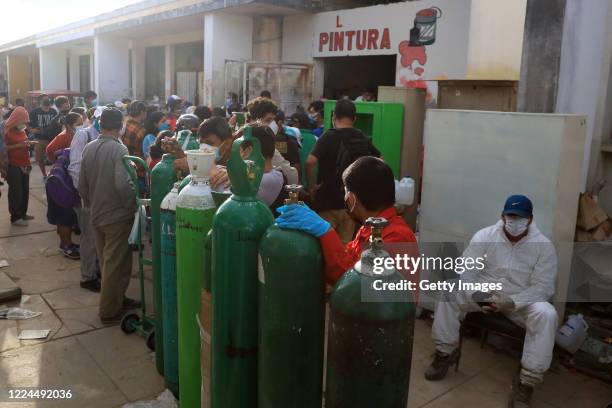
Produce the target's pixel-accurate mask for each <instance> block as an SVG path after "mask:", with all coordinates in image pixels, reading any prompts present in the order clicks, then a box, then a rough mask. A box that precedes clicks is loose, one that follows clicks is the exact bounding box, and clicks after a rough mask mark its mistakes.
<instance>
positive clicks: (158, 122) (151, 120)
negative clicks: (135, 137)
mask: <svg viewBox="0 0 612 408" xmlns="http://www.w3.org/2000/svg"><path fill="white" fill-rule="evenodd" d="M144 127H145V133H146V135H145V137H144V139H142V153H143V154H144V158H145V161H146V162H147V163H148V164H151V163H150V162H151V158H150V152H149V149H150V147H151V146H152V145H153V144H154V143H155V140H156V139H157V134H158V133H159V132H162V131H164V130H168V128H169V126H168V123H166V114H165V113H164V112H162V111H159V110H158V111H154V112H151V113H149V114H148V115H147V118H146V119H145V122H144Z"/></svg>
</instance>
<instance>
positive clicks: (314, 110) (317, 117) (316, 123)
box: [308, 101, 325, 137]
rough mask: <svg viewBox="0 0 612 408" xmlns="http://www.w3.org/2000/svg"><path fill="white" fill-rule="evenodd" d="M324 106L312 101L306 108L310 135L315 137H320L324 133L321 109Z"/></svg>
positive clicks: (321, 103)
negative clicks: (310, 129) (310, 128)
mask: <svg viewBox="0 0 612 408" xmlns="http://www.w3.org/2000/svg"><path fill="white" fill-rule="evenodd" d="M324 107H325V105H324V104H323V102H322V101H313V102H312V103H311V104H310V105H309V106H308V118H309V119H310V125H311V126H312V133H313V134H314V135H315V136H316V137H321V135H322V134H323V132H324V131H325V129H324V127H323V122H324V118H323V109H324Z"/></svg>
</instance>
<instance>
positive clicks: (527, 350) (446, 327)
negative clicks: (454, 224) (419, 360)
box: [425, 195, 557, 407]
mask: <svg viewBox="0 0 612 408" xmlns="http://www.w3.org/2000/svg"><path fill="white" fill-rule="evenodd" d="M463 257H464V258H474V259H475V258H478V257H483V258H484V259H485V261H484V265H485V267H484V269H482V270H475V269H471V270H467V271H466V272H464V273H463V274H462V275H461V277H460V278H461V281H462V282H482V283H484V282H489V283H501V284H502V285H503V289H502V290H501V291H499V292H495V293H492V295H491V296H490V297H489V298H488V299H484V301H483V302H482V303H488V305H485V306H482V307H481V306H479V305H478V304H476V303H474V301H473V300H472V293H466V292H457V294H456V295H457V298H456V300H455V301H451V300H448V301H440V302H438V305H437V307H436V313H435V319H434V323H433V328H432V337H433V339H434V341H435V343H436V354H435V357H434V360H433V362H432V364H431V365H430V366H429V367H428V368H427V371H426V372H425V378H426V379H427V380H430V381H437V380H441V379H443V378H444V377H445V376H446V373H447V372H448V368H449V367H450V366H451V365H453V364H456V363H457V362H458V360H459V357H460V355H459V350H458V348H457V346H458V342H459V328H460V325H461V322H460V320H461V319H462V318H463V317H464V316H465V312H468V311H483V312H485V313H503V314H504V315H505V316H506V317H508V318H509V319H510V320H512V321H513V322H514V323H516V324H518V325H520V326H522V327H524V328H526V331H527V334H526V336H525V344H524V346H523V357H522V359H521V366H522V369H521V370H520V373H517V376H515V379H514V381H513V386H512V393H511V395H510V403H509V406H510V407H529V403H530V400H531V394H532V393H533V387H534V386H535V385H536V384H537V383H539V382H541V381H542V377H543V375H544V372H545V371H546V370H547V369H548V367H549V366H550V362H551V359H552V350H553V346H554V344H555V332H556V330H557V312H556V311H555V308H554V307H553V306H552V305H551V304H550V303H548V299H549V298H550V297H551V296H552V295H553V294H554V288H555V277H556V275H557V255H556V252H555V247H554V246H553V244H552V243H551V242H550V240H549V239H548V238H546V237H545V236H544V235H543V234H542V233H541V232H540V230H538V228H537V227H536V225H535V223H534V222H533V205H532V203H531V201H530V200H529V199H528V198H527V197H525V196H522V195H513V196H510V197H509V198H508V199H507V200H506V204H505V206H504V210H503V212H502V215H501V220H500V221H498V222H497V223H496V224H495V225H492V226H490V227H487V228H484V229H482V230H480V231H478V232H477V233H476V234H475V235H474V237H473V238H472V240H471V241H470V244H469V246H468V247H467V248H466V250H465V252H464V253H463Z"/></svg>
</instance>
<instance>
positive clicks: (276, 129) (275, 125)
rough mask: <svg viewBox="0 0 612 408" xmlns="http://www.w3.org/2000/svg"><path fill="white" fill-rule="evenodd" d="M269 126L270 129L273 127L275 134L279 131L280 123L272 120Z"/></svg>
mask: <svg viewBox="0 0 612 408" xmlns="http://www.w3.org/2000/svg"><path fill="white" fill-rule="evenodd" d="M268 127H269V128H270V129H272V132H274V134H277V133H278V123H276V121H272V122H270V124H269V125H268Z"/></svg>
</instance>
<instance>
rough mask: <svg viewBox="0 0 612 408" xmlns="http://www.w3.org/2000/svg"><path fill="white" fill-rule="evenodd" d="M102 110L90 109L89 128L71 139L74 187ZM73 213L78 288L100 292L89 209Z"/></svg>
mask: <svg viewBox="0 0 612 408" xmlns="http://www.w3.org/2000/svg"><path fill="white" fill-rule="evenodd" d="M102 109H103V108H101V107H98V108H95V109H90V110H89V111H88V113H91V122H90V124H89V126H87V127H86V128H81V129H79V130H77V132H76V133H75V134H74V136H73V137H72V142H71V143H70V164H69V165H68V174H70V178H72V184H74V186H75V187H76V186H78V185H79V173H80V171H81V162H82V160H83V150H84V149H85V146H86V145H87V144H88V143H89V142H92V141H94V140H96V139H97V138H98V136H99V135H100V115H101V114H102ZM74 211H75V212H76V215H77V218H78V220H79V226H80V228H81V247H80V248H79V252H80V255H81V281H80V286H81V288H83V289H86V290H89V291H92V292H96V293H97V292H100V265H99V262H98V256H97V254H96V243H95V232H94V229H93V225H92V224H91V216H90V211H89V208H85V207H82V206H79V207H75V209H74Z"/></svg>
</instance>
